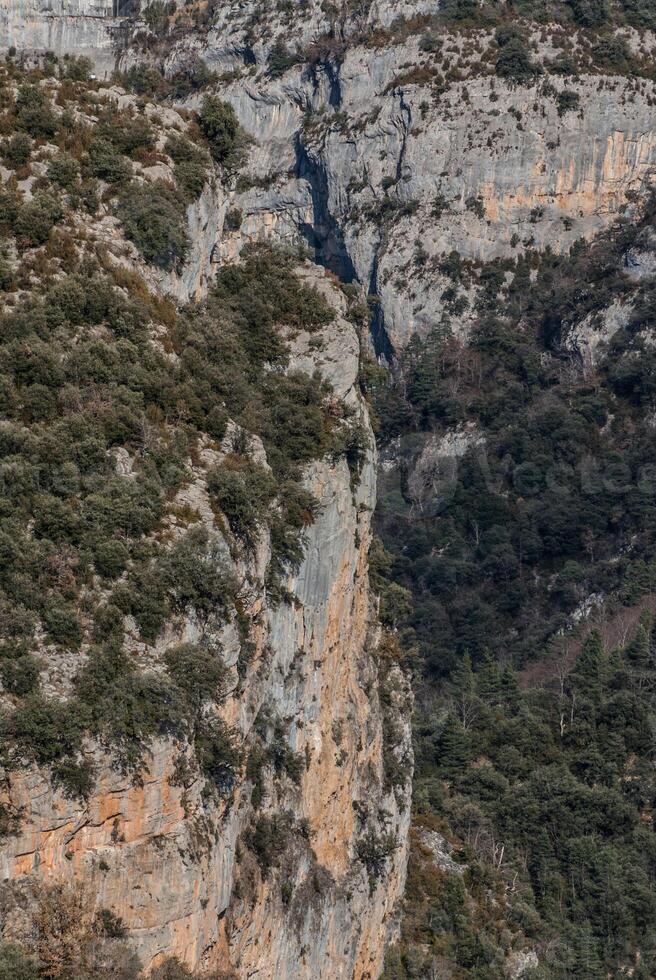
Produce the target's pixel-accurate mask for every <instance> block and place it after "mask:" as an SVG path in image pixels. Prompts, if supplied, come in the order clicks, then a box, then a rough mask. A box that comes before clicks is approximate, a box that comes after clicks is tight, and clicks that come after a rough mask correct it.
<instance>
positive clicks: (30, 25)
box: [0, 0, 126, 78]
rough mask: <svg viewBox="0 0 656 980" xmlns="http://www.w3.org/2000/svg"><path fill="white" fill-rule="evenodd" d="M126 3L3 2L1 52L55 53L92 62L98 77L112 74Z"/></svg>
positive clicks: (83, 0)
mask: <svg viewBox="0 0 656 980" xmlns="http://www.w3.org/2000/svg"><path fill="white" fill-rule="evenodd" d="M125 6H126V3H125V0H2V2H1V3H0V51H3V50H7V49H8V48H11V47H13V48H15V49H16V50H17V51H20V52H28V53H29V52H31V51H35V52H40V51H53V52H54V53H55V54H58V55H64V54H76V55H84V56H85V57H90V58H92V59H93V61H94V63H95V65H96V71H97V72H98V75H99V77H101V78H103V77H107V76H109V75H110V74H111V71H112V69H113V68H114V64H115V61H116V58H115V51H114V45H115V41H116V38H117V36H118V34H119V33H120V29H121V18H120V17H119V16H118V14H119V13H120V11H122V9H123V8H124V7H125Z"/></svg>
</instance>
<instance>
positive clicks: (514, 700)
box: [501, 664, 522, 712]
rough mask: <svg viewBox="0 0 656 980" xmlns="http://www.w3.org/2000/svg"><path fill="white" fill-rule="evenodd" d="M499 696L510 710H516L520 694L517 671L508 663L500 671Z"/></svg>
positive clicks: (520, 697)
mask: <svg viewBox="0 0 656 980" xmlns="http://www.w3.org/2000/svg"><path fill="white" fill-rule="evenodd" d="M501 697H502V699H503V703H504V704H505V705H507V706H508V708H509V710H510V711H513V712H514V711H517V709H518V708H519V705H520V702H521V699H522V695H521V691H520V690H519V681H518V680H517V672H516V671H515V669H514V667H512V666H511V665H510V664H506V666H505V667H504V668H503V671H502V673H501Z"/></svg>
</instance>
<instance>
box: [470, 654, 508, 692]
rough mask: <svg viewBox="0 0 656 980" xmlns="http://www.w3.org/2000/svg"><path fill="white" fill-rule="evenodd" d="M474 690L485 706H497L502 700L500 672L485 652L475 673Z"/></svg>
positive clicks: (495, 663)
mask: <svg viewBox="0 0 656 980" xmlns="http://www.w3.org/2000/svg"><path fill="white" fill-rule="evenodd" d="M476 689H477V691H478V695H479V697H480V698H481V700H482V701H484V702H485V703H486V704H489V705H494V704H499V702H500V701H501V700H502V686H501V670H500V669H499V664H498V663H497V661H496V660H494V659H493V658H492V657H491V655H490V653H489V651H487V650H486V651H485V654H484V656H483V662H482V663H481V665H480V667H479V668H478V670H477V672H476Z"/></svg>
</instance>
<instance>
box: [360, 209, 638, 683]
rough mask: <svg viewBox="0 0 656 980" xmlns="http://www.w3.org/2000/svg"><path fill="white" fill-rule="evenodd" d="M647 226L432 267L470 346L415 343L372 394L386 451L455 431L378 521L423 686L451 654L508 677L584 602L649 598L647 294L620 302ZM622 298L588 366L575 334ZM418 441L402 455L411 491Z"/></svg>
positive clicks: (441, 340) (402, 483) (449, 663)
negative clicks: (510, 668)
mask: <svg viewBox="0 0 656 980" xmlns="http://www.w3.org/2000/svg"><path fill="white" fill-rule="evenodd" d="M652 220H653V212H652V209H651V206H650V207H649V209H648V212H647V214H646V215H645V218H644V220H643V222H642V223H641V225H638V226H635V225H632V224H631V223H630V222H628V221H622V222H620V223H619V225H618V226H617V227H616V228H614V229H613V231H612V232H611V233H609V234H608V235H607V236H604V237H603V238H602V239H600V240H599V241H597V242H596V243H595V244H594V245H593V246H591V247H588V246H584V245H580V246H579V245H577V246H575V247H574V248H573V250H572V252H571V253H570V254H569V255H567V256H562V257H558V256H555V255H552V254H549V253H547V254H546V255H543V256H536V255H531V254H530V253H529V254H527V255H525V256H524V257H522V258H520V259H518V260H517V261H516V262H513V261H512V260H509V261H507V262H497V263H493V264H491V265H489V266H486V267H485V268H483V269H480V270H478V272H477V273H476V274H474V272H473V270H472V269H471V268H470V269H469V270H468V269H467V268H466V264H464V263H462V262H461V260H460V259H459V257H458V256H457V255H455V254H454V255H453V256H451V257H450V258H449V259H448V260H447V261H445V262H444V263H443V270H444V271H446V272H447V274H448V275H449V277H450V279H451V283H452V285H451V286H450V287H449V292H450V293H453V296H454V297H455V300H454V301H457V298H458V296H460V295H462V287H463V285H464V284H465V282H466V281H467V280H468V277H469V276H470V275H474V278H475V280H476V282H477V283H478V286H479V293H478V299H477V301H476V303H477V310H476V313H477V318H476V320H475V324H474V326H473V329H472V334H471V336H470V338H469V340H468V342H467V343H466V344H464V343H463V342H462V341H459V340H458V339H456V337H454V336H453V334H452V332H451V329H450V325H449V323H448V322H445V323H444V324H443V325H442V326H440V327H438V328H436V329H435V330H434V331H433V333H432V334H431V335H430V336H429V337H428V338H427V339H426V340H425V341H420V340H419V339H418V338H415V339H413V340H412V341H411V342H410V344H409V345H408V346H407V348H406V349H405V351H404V352H403V353H402V354H401V355H400V358H399V361H398V365H397V367H396V369H395V370H396V374H395V380H394V381H393V384H392V387H391V389H390V388H387V387H382V388H380V389H379V391H378V394H377V398H376V406H377V414H378V417H379V423H380V439H381V442H382V443H383V445H385V444H387V443H389V442H391V440H393V439H395V438H398V437H399V436H400V435H401V434H406V435H407V434H408V433H412V432H418V433H419V432H424V433H429V432H430V433H435V434H436V435H437V436H439V435H440V434H442V433H445V432H446V431H447V430H449V429H453V428H458V427H460V429H461V431H462V432H464V433H469V439H470V444H469V448H468V449H467V451H466V452H464V455H462V457H461V458H460V459H454V458H452V460H451V464H450V466H449V467H448V468H447V471H446V472H445V473H443V474H442V476H441V478H440V479H438V480H437V483H432V484H430V486H427V487H425V488H420V489H417V487H416V486H415V485H414V484H413V485H412V486H411V487H408V485H407V484H408V478H409V477H408V475H406V476H405V477H404V476H403V472H401V476H400V480H397V482H396V484H395V485H394V484H389V485H388V491H389V494H388V496H387V497H386V496H385V484H384V485H383V495H382V499H381V503H380V507H379V518H378V519H379V528H380V531H381V533H382V536H383V540H384V542H385V545H386V547H388V548H389V549H390V551H391V552H392V553H393V573H394V578H395V581H396V582H397V583H398V584H399V585H402V586H404V587H405V588H407V589H409V590H410V591H411V592H412V593H413V597H414V600H413V611H412V613H411V616H410V618H409V619H408V620H406V623H407V625H409V626H411V628H412V629H413V631H414V636H415V637H416V639H417V640H418V641H419V643H420V645H421V649H422V656H423V659H424V662H425V663H426V665H427V668H428V670H429V671H430V672H432V673H434V674H439V675H448V673H449V672H450V671H451V669H452V668H453V666H454V665H455V664H456V663H457V662H458V661H459V660H460V658H461V657H462V654H463V653H464V652H465V651H469V653H470V654H471V656H472V657H473V658H474V660H475V661H476V660H480V658H481V657H482V656H483V654H484V652H485V651H486V650H491V651H492V652H493V653H494V655H495V656H497V657H501V658H510V659H514V661H515V663H516V664H521V663H523V662H525V661H526V660H527V659H530V658H531V657H535V656H536V655H539V653H540V652H541V650H542V649H543V647H544V643H545V641H546V639H547V637H548V636H550V635H551V634H553V633H554V632H555V631H556V630H557V629H559V628H560V627H562V626H563V625H564V624H565V622H566V621H567V617H568V616H570V615H571V614H572V613H573V612H574V611H575V610H576V608H577V607H578V606H579V604H580V603H581V602H583V601H584V600H585V599H586V598H587V597H588V596H589V595H591V594H592V593H603V594H608V593H617V594H620V593H621V595H622V597H626V598H628V599H635V598H638V597H639V595H640V594H641V592H642V591H644V590H645V589H649V584H648V583H649V572H648V567H649V564H650V562H651V561H652V559H653V550H654V532H655V526H654V518H655V516H656V514H655V511H654V505H653V474H654V466H655V465H656V455H655V449H654V439H653V430H652V428H651V422H650V418H649V412H650V411H652V410H653V407H654V394H655V393H654V376H655V374H654V372H655V368H656V362H655V360H654V352H653V349H652V347H651V345H650V344H649V340H648V336H647V333H646V332H647V331H649V330H650V329H651V325H652V319H653V317H652V305H653V299H652V297H653V290H654V285H653V282H652V281H651V280H646V281H644V282H643V283H642V284H641V285H640V286H639V287H636V286H634V285H633V283H632V281H631V280H630V279H629V278H628V277H627V274H626V270H625V256H626V254H627V252H628V250H629V249H630V247H631V245H632V243H633V242H634V241H635V240H636V238H637V237H638V236H640V235H645V234H647V233H648V232H649V229H650V227H651V223H652ZM532 274H534V275H536V276H537V278H536V279H535V282H533V283H531V286H530V288H528V287H529V283H530V282H531V275H532ZM506 278H508V279H509V283H508V284H507V285H506V284H505V283H506ZM629 297H630V298H631V300H632V303H633V313H632V315H631V317H630V319H629V322H628V323H627V325H626V326H625V327H624V328H622V329H621V330H619V331H618V332H617V333H616V334H615V336H614V337H613V339H612V342H611V344H610V346H609V349H608V353H607V354H606V356H604V357H601V359H600V360H599V362H598V364H597V365H596V366H595V367H593V366H592V365H590V364H589V363H588V361H586V360H584V358H583V356H582V355H581V354H580V353H579V352H578V351H577V349H576V345H575V342H574V340H571V339H569V338H570V335H572V336H574V335H573V334H572V330H573V328H574V327H575V325H576V324H578V323H580V322H581V321H582V320H583V319H584V318H586V317H592V318H593V320H592V322H591V323H590V326H589V328H588V329H589V330H590V331H591V332H593V333H594V330H595V325H594V317H595V316H597V315H599V314H600V311H602V310H603V309H605V308H606V307H607V306H608V305H610V303H611V302H612V301H613V300H616V299H620V298H625V299H628V298H629ZM450 302H451V300H450ZM447 321H448V316H447ZM424 443H425V437H423V438H419V439H417V437H414V438H407V439H406V441H405V443H404V445H405V446H407V450H406V451H405V455H404V465H405V466H406V468H407V473H408V474H410V475H411V474H412V470H413V467H414V466H415V465H416V462H417V453H418V451H419V450H420V449H421V446H423V445H424ZM415 446H418V448H415ZM413 487H414V489H413ZM399 523H400V524H401V526H403V533H402V534H399ZM388 615H389V617H390V618H391V620H392V621H394V620H395V616H396V614H395V612H394V610H393V609H391V610H390V612H389V614H388ZM396 624H397V625H398V624H399V623H396Z"/></svg>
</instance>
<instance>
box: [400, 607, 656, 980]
mask: <svg viewBox="0 0 656 980" xmlns="http://www.w3.org/2000/svg"><path fill="white" fill-rule="evenodd" d="M655 683H656V630H655V628H654V622H653V618H652V616H651V615H649V614H646V615H645V616H644V617H643V619H642V621H641V624H640V626H639V627H638V629H637V631H636V633H635V634H634V635H633V636H632V637H631V638H630V639H629V641H628V642H627V643H626V644H625V645H624V646H623V647H621V648H618V649H613V650H611V651H609V653H608V654H606V653H605V651H604V649H603V645H602V642H601V637H600V636H599V634H598V633H596V632H592V633H590V634H589V635H588V637H587V639H585V641H584V642H583V644H582V647H581V649H580V652H579V654H578V656H577V658H576V660H575V662H574V663H573V665H571V669H569V673H566V672H565V671H563V673H562V674H561V678H560V683H557V684H553V685H550V686H547V687H542V688H536V689H533V690H527V691H526V692H521V691H520V689H519V686H518V682H517V677H516V675H515V674H514V672H513V671H512V669H510V668H507V667H506V668H505V669H503V670H502V669H501V668H500V666H499V664H498V662H497V661H495V660H494V659H493V658H491V657H488V658H486V659H485V660H484V661H482V662H481V663H480V665H479V667H478V669H477V670H475V671H474V670H472V667H471V662H470V661H469V659H468V658H464V660H463V661H462V663H461V665H460V667H459V668H458V669H457V670H456V671H455V672H454V673H453V675H452V677H451V680H450V682H449V684H448V687H447V689H446V691H444V692H443V694H442V695H441V697H439V698H438V699H436V700H433V701H432V702H430V703H429V702H427V703H426V705H425V708H427V709H429V710H425V711H423V712H422V713H421V715H420V719H419V722H418V726H417V748H418V755H417V760H416V761H417V778H416V800H415V807H416V810H417V812H418V816H417V818H416V824H417V826H418V827H420V828H427V829H429V830H430V829H437V830H439V831H441V832H442V833H446V835H447V836H452V838H453V840H454V841H455V842H456V846H455V850H454V851H453V857H454V858H455V860H456V861H457V862H460V863H461V865H462V868H463V871H464V874H463V876H462V878H459V877H458V876H457V875H454V874H451V875H439V874H438V875H437V876H436V875H435V874H434V873H433V874H432V875H430V874H426V872H425V871H423V869H422V859H421V845H420V846H419V847H416V848H415V855H414V857H413V863H412V865H411V872H410V887H409V891H408V898H407V907H408V910H407V914H406V917H405V919H404V935H403V941H402V944H401V946H400V947H399V948H398V949H395V950H394V951H393V952H392V954H391V956H390V958H389V963H388V969H387V971H386V974H385V976H386V977H389V978H395V980H396V978H405V977H424V976H430V972H428V971H429V970H430V965H431V963H434V962H435V957H437V958H438V959H437V961H438V962H439V961H440V960H442V959H443V961H444V962H450V963H452V964H453V967H454V972H452V973H450V974H449V975H451V976H463V977H464V976H468V977H469V976H471V977H485V978H495V977H502V976H504V972H503V963H504V958H505V956H506V955H507V953H508V951H509V950H511V949H512V948H513V947H514V948H519V949H521V948H522V947H523V946H526V945H529V943H527V939H528V940H529V941H530V944H531V945H533V946H536V947H537V949H538V950H539V952H540V961H541V965H540V967H539V968H538V969H536V970H534V971H532V972H531V973H530V975H531V976H535V977H555V978H556V977H557V978H563V980H565V978H569V977H573V976H575V977H585V978H590V980H593V978H597V977H599V976H606V975H616V972H618V971H621V969H622V968H626V967H627V966H629V965H630V966H631V969H632V975H634V976H637V977H644V978H647V977H651V976H653V975H654V970H656V963H655V962H654V959H653V945H652V936H653V932H654V928H655V926H656V899H655V894H656V893H655V885H656V845H655V837H654V827H653V803H654V798H655V792H656V784H655V781H654V768H653V761H652V756H653V736H652V732H653V718H654V707H655V704H654V684H655ZM419 839H420V840H421V837H420V838H419Z"/></svg>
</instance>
